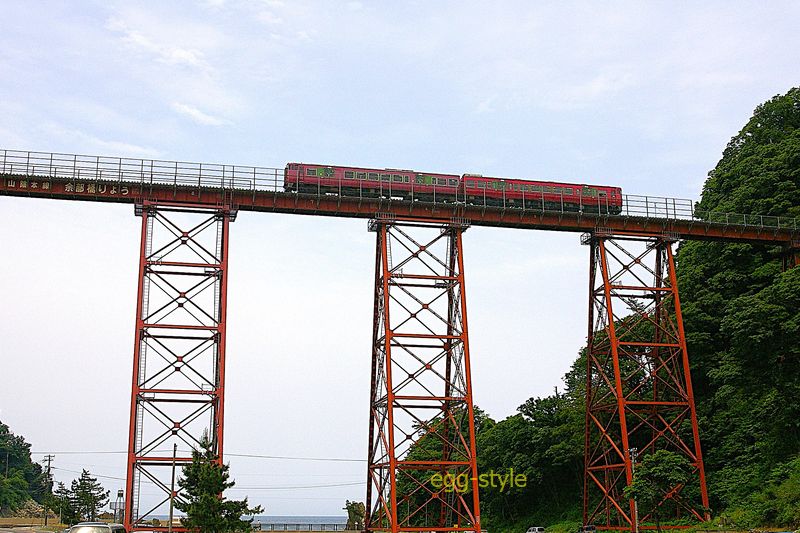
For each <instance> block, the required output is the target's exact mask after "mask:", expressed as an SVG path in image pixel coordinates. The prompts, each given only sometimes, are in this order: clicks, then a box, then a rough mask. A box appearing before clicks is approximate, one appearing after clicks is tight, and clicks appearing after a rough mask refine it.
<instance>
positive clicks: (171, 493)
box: [167, 443, 178, 533]
mask: <svg viewBox="0 0 800 533" xmlns="http://www.w3.org/2000/svg"><path fill="white" fill-rule="evenodd" d="M177 456H178V443H175V444H173V445H172V483H171V485H170V488H169V524H168V525H167V527H168V528H169V529H168V530H167V531H169V533H172V516H173V514H174V511H175V458H176V457H177Z"/></svg>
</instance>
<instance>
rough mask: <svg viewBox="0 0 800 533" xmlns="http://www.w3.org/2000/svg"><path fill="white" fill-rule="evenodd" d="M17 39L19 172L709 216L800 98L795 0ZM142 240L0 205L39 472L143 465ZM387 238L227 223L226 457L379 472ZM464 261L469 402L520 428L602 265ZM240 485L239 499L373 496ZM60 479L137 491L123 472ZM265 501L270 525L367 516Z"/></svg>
mask: <svg viewBox="0 0 800 533" xmlns="http://www.w3.org/2000/svg"><path fill="white" fill-rule="evenodd" d="M3 18H4V20H5V21H6V23H5V24H4V25H3V32H2V33H1V34H0V116H2V117H3V118H2V120H0V147H3V148H15V149H33V150H44V151H62V152H78V153H89V154H102V155H125V156H133V157H148V158H150V157H157V158H163V159H181V160H196V161H207V162H225V163H236V164H253V165H262V166H277V167H281V166H283V165H284V164H285V163H286V162H287V161H298V160H299V161H315V162H325V163H334V164H336V163H341V164H353V165H361V166H377V167H394V168H412V169H417V170H424V171H446V172H453V173H463V172H476V173H482V174H488V175H508V176H518V177H529V178H545V177H546V178H550V179H554V180H565V181H573V180H574V181H591V182H596V183H605V184H609V185H619V186H621V187H622V188H623V190H624V191H625V192H627V193H630V194H653V195H667V196H677V197H689V198H697V197H698V195H699V191H700V188H701V186H702V182H703V180H704V178H705V175H706V173H707V171H708V170H709V169H710V168H712V167H713V166H714V164H715V163H716V161H717V160H718V158H719V155H720V153H721V151H722V149H723V148H724V146H725V144H726V143H727V141H728V139H729V138H730V137H731V136H732V135H734V134H735V133H736V132H737V130H738V129H739V128H740V127H741V125H742V124H743V123H744V122H745V121H746V120H747V118H748V117H749V116H750V113H751V111H752V109H753V108H754V107H755V106H756V105H757V104H758V103H760V102H762V101H764V100H765V99H767V98H769V97H771V96H773V95H775V94H778V93H782V92H785V91H786V90H787V89H788V88H790V87H792V86H794V85H797V84H798V67H797V64H798V50H800V34H798V32H797V27H796V24H797V20H800V6H799V5H798V4H797V3H794V2H705V3H703V4H702V5H700V4H699V3H692V2H649V3H647V2H606V3H597V2H531V1H528V2H510V1H509V2H494V3H489V2H484V3H482V2H422V1H418V2H303V1H289V0H285V1H280V0H263V1H251V2H245V1H232V0H228V1H225V0H216V1H206V2H202V1H200V2H150V3H148V2H106V1H103V2H77V1H76V2H27V1H25V2H23V1H18V2H17V1H6V2H4V4H3ZM138 230H139V226H138V220H137V219H135V217H134V216H133V209H132V207H130V206H110V205H92V204H81V203H68V202H51V201H32V200H28V199H9V198H0V242H2V243H3V250H4V260H3V261H2V262H0V279H2V280H4V283H5V286H4V297H3V301H4V302H5V303H6V305H3V306H0V336H1V337H2V338H3V343H2V347H0V351H1V352H0V355H1V356H2V366H0V368H2V378H1V379H2V382H3V386H2V387H0V419H1V420H3V422H5V423H7V424H9V425H11V426H12V428H13V429H14V430H15V431H18V432H20V433H23V434H24V435H26V437H27V438H28V440H29V441H30V442H32V444H33V447H34V449H35V450H37V451H64V450H76V451H86V450H107V451H115V450H123V449H125V447H126V444H127V443H126V439H127V409H128V402H129V394H130V391H129V387H130V376H129V373H130V359H131V351H132V345H133V315H134V300H135V291H136V260H137V259H136V258H137V244H138V237H139V236H138ZM372 239H373V235H372V234H368V233H367V231H366V222H365V221H352V220H335V219H327V218H308V217H292V216H278V215H270V214H244V215H242V216H241V217H240V218H239V220H237V222H236V223H235V224H234V226H233V227H232V237H231V282H230V283H231V285H230V300H229V303H230V305H229V308H230V315H229V321H230V325H229V361H230V363H229V381H228V408H227V416H228V419H227V429H228V432H227V440H226V442H227V444H226V449H227V450H228V451H231V452H241V453H261V454H268V455H290V456H335V457H352V458H364V457H366V440H367V437H366V432H367V415H368V412H367V399H368V394H369V389H368V386H369V384H368V380H369V344H370V334H371V330H370V327H371V313H372V301H371V299H372V294H371V290H372V279H371V277H372V267H373V258H372V253H373V248H374V244H373V240H372ZM465 245H466V247H467V248H466V250H465V256H466V276H467V286H468V292H469V297H470V301H469V313H470V325H471V334H472V355H473V375H474V385H475V398H476V401H477V403H478V404H479V405H481V406H482V407H483V408H484V409H486V410H488V411H489V412H490V414H492V415H493V416H495V417H497V418H502V417H505V416H507V415H509V414H512V413H513V412H514V410H515V408H516V406H518V405H519V404H521V403H522V402H523V401H524V400H525V399H527V398H528V397H530V396H532V395H541V394H548V393H550V392H551V391H552V389H553V387H555V386H558V385H560V377H561V375H563V373H564V372H565V371H566V370H567V369H568V368H569V365H570V363H571V362H572V360H573V358H574V357H575V354H576V353H577V351H578V349H579V348H580V347H581V345H582V344H583V342H584V340H585V333H586V324H585V320H586V318H585V317H586V307H587V302H586V292H587V288H586V283H587V281H586V276H587V273H586V271H587V261H588V258H587V256H586V255H587V254H586V250H585V249H584V248H582V247H581V246H579V244H578V236H577V235H573V234H556V233H538V232H523V231H511V230H491V229H479V228H473V229H471V230H469V231H468V232H467V234H466V236H465ZM304 321H305V322H306V324H304ZM312 322H313V323H314V324H317V328H318V329H317V332H316V333H315V334H314V335H309V334H308V327H307V324H308V323H312ZM324 390H327V391H328V396H326V395H324V393H323V391H324ZM312 429H313V430H314V431H313V433H311V430H312ZM231 464H232V468H233V472H234V475H235V476H236V477H237V480H238V482H239V486H241V487H267V486H271V487H276V486H286V485H309V484H327V483H353V482H359V481H363V479H364V478H365V467H364V466H363V465H361V464H357V463H337V464H327V465H326V464H320V463H306V462H288V461H265V460H261V461H256V460H244V459H237V458H232V459H231ZM55 465H56V466H57V467H59V468H62V469H64V470H60V471H56V472H57V475H56V478H57V479H71V477H74V475H73V474H71V473H70V472H68V470H80V467H81V466H85V465H91V466H90V468H91V469H92V470H93V471H95V472H97V473H99V474H103V475H108V476H112V477H121V476H123V475H124V458H123V456H121V455H113V454H112V455H92V456H69V455H63V454H62V455H57V457H56V462H55ZM106 481H107V486H108V487H109V488H112V489H116V488H117V487H118V486H119V484H120V482H118V481H115V480H112V479H106ZM245 492H247V493H249V494H250V497H251V501H254V502H256V503H260V504H263V505H265V506H266V508H267V511H268V512H270V513H273V514H331V513H337V512H338V510H339V509H341V507H342V506H343V503H344V499H345V498H349V499H351V500H352V499H359V500H360V499H363V497H364V496H363V494H364V490H363V487H361V486H350V487H334V488H327V489H317V490H261V489H250V490H243V491H241V492H240V494H241V493H245Z"/></svg>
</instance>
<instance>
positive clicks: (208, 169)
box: [0, 150, 800, 230]
mask: <svg viewBox="0 0 800 533" xmlns="http://www.w3.org/2000/svg"><path fill="white" fill-rule="evenodd" d="M285 172H286V171H285V169H283V168H274V167H254V166H243V165H224V164H209V163H191V162H183V161H162V160H158V159H136V158H126V157H106V156H88V155H78V154H63V153H56V152H32V151H22V150H1V151H0V174H4V175H6V176H28V177H38V178H52V179H61V180H68V181H69V180H71V181H76V182H81V181H83V182H118V183H124V184H126V185H141V186H144V187H146V186H158V187H165V186H167V187H175V188H196V189H200V190H221V191H226V192H227V191H231V192H234V191H235V192H251V193H253V194H256V193H261V194H263V193H275V194H285V193H287V191H285V189H284V174H285ZM290 172H292V171H290ZM287 177H290V178H296V177H297V176H296V174H290V175H289V176H287ZM410 185H411V196H412V198H413V195H414V190H413V189H414V184H413V183H412V184H410ZM427 188H428V189H430V186H427ZM437 190H438V191H441V192H440V193H439V194H440V195H443V196H446V197H447V198H448V201H437V199H436V194H437ZM404 192H406V191H404ZM290 194H297V193H290ZM303 194H312V195H314V194H315V193H314V192H313V191H310V192H309V191H304V192H303ZM336 194H338V195H339V196H342V197H356V198H365V199H366V198H374V196H370V195H367V194H364V190H363V188H362V186H361V184H360V183H359V187H358V190H357V191H356V189H355V188H354V187H353V184H352V183H342V182H341V180H339V183H338V192H337V193H336ZM381 194H382V196H384V197H388V198H391V197H392V196H393V194H392V184H391V182H389V183H388V184H387V186H386V187H385V188H384V189H383V190H382V191H381ZM484 194H485V193H484ZM543 194H544V193H540V194H539V195H537V194H536V193H528V196H527V197H526V196H525V193H524V192H523V193H522V195H523V196H522V201H521V202H519V201H517V202H515V203H512V201H510V200H509V201H508V202H506V201H505V199H503V201H502V203H500V204H498V203H496V201H495V202H491V203H490V202H489V201H488V200H489V199H487V198H486V197H484V198H483V201H482V202H481V201H480V198H478V200H477V203H476V202H475V201H470V205H471V206H477V207H486V208H492V209H497V208H500V209H513V210H523V211H542V212H555V213H559V212H561V213H566V212H568V211H569V210H568V209H565V202H564V200H563V197H562V199H561V202H560V205H558V204H557V205H555V206H553V205H552V202H545V198H544V196H543ZM316 195H318V196H326V197H327V196H330V195H331V193H330V192H328V191H327V190H323V188H322V187H319V186H318V189H317V191H316ZM452 197H453V189H452V188H450V187H447V186H437V185H434V186H433V203H441V204H447V205H452V203H453V202H452V201H449V199H452ZM426 201H430V199H427V198H426ZM456 201H459V198H458V193H457V194H456ZM608 207H609V206H608V205H595V206H584V208H583V212H584V213H585V214H591V215H603V216H627V217H640V218H648V219H666V220H696V221H698V222H705V223H711V224H723V225H736V226H747V227H759V228H774V229H791V230H797V229H799V228H800V223H799V222H798V220H797V219H796V218H790V217H777V216H766V215H753V214H737V213H723V212H717V211H700V210H697V209H695V203H694V201H692V200H688V199H681V198H668V197H659V196H641V195H632V194H623V203H622V210H621V212H620V213H619V214H618V215H609V214H608V211H609V209H608ZM573 212H574V211H573Z"/></svg>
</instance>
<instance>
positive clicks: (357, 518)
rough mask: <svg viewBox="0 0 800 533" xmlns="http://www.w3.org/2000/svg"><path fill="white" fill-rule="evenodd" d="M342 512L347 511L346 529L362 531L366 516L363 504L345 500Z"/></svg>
mask: <svg viewBox="0 0 800 533" xmlns="http://www.w3.org/2000/svg"><path fill="white" fill-rule="evenodd" d="M344 510H345V511H347V529H351V530H352V529H356V530H358V531H361V530H363V529H364V518H365V515H366V508H365V506H364V502H351V501H350V500H346V501H345V504H344Z"/></svg>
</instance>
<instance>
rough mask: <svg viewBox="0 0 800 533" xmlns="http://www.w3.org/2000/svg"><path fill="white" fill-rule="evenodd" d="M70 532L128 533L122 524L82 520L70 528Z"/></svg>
mask: <svg viewBox="0 0 800 533" xmlns="http://www.w3.org/2000/svg"><path fill="white" fill-rule="evenodd" d="M69 533H127V531H125V526H123V525H122V524H107V523H105V522H81V523H80V524H75V525H74V526H72V527H71V528H69Z"/></svg>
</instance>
